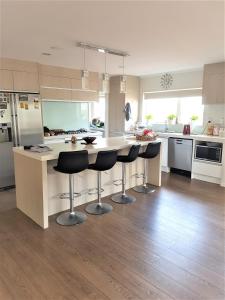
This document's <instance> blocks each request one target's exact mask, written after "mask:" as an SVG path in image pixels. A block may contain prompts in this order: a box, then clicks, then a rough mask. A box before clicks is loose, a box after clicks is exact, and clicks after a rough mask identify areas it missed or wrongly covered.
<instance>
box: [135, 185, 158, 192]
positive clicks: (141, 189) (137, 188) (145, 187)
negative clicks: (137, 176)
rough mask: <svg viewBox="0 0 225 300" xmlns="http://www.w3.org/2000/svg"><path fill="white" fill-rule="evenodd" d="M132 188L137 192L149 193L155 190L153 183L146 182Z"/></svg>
mask: <svg viewBox="0 0 225 300" xmlns="http://www.w3.org/2000/svg"><path fill="white" fill-rule="evenodd" d="M133 190H134V191H135V192H138V193H143V194H151V193H154V192H155V187H154V186H153V185H150V184H146V185H139V186H135V187H134V188H133Z"/></svg>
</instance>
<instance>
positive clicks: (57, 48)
mask: <svg viewBox="0 0 225 300" xmlns="http://www.w3.org/2000/svg"><path fill="white" fill-rule="evenodd" d="M50 49H51V50H62V48H60V47H58V46H51V47H50Z"/></svg>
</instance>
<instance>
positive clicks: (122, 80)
mask: <svg viewBox="0 0 225 300" xmlns="http://www.w3.org/2000/svg"><path fill="white" fill-rule="evenodd" d="M126 91H127V77H126V76H124V75H123V76H121V77H120V93H121V94H125V93H126Z"/></svg>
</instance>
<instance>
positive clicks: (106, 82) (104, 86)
mask: <svg viewBox="0 0 225 300" xmlns="http://www.w3.org/2000/svg"><path fill="white" fill-rule="evenodd" d="M101 90H102V92H103V93H104V94H108V93H109V74H108V73H104V74H102V89H101Z"/></svg>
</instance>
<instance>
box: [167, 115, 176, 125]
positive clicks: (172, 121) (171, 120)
mask: <svg viewBox="0 0 225 300" xmlns="http://www.w3.org/2000/svg"><path fill="white" fill-rule="evenodd" d="M167 120H168V124H170V125H172V124H175V120H176V115H174V114H170V115H168V116H167Z"/></svg>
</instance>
